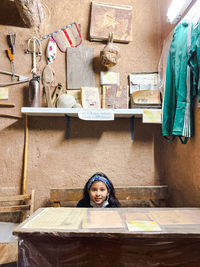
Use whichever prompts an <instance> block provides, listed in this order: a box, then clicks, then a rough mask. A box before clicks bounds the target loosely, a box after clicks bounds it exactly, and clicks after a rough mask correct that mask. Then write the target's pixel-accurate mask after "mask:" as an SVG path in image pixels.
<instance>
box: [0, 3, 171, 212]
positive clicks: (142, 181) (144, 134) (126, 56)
mask: <svg viewBox="0 0 200 267" xmlns="http://www.w3.org/2000/svg"><path fill="white" fill-rule="evenodd" d="M159 1H160V0H151V1H149V0H124V1H123V4H126V5H132V7H133V20H132V22H133V25H132V26H133V33H132V36H133V41H132V42H130V43H129V44H117V45H118V47H119V48H120V53H121V61H120V63H119V64H118V65H117V66H115V67H113V68H112V69H111V70H112V71H116V72H117V71H118V72H120V82H121V85H127V84H128V74H129V73H133V72H155V71H157V68H158V67H157V66H158V62H159V58H160V53H161V37H162V34H161V19H160V6H159ZM41 2H42V4H43V6H44V12H45V21H44V23H43V24H42V25H41V27H40V29H39V30H38V29H33V28H31V29H30V28H26V27H25V25H24V24H23V21H21V19H20V17H19V15H18V13H17V10H16V7H15V6H14V2H13V1H1V7H2V8H1V12H0V13H2V14H1V15H2V16H1V20H0V23H1V25H0V37H1V42H0V53H1V61H0V69H3V70H10V68H11V67H10V62H9V60H8V59H7V57H6V55H5V49H7V48H8V47H7V42H6V34H8V33H10V32H16V33H17V43H16V56H15V59H16V60H15V69H16V73H20V74H23V75H25V76H29V77H31V74H30V71H31V64H32V61H31V55H25V54H24V51H25V50H26V44H27V40H28V39H29V38H30V37H32V36H37V37H42V36H44V35H46V34H49V33H51V32H54V31H55V30H57V29H59V28H61V27H64V26H65V25H67V24H70V23H72V22H74V21H76V22H77V23H80V24H81V32H82V37H83V43H84V46H85V47H93V48H94V49H95V58H96V59H98V57H99V52H100V50H101V49H102V48H103V47H104V45H105V44H103V43H101V42H90V41H89V39H88V31H89V21H90V20H89V18H90V3H91V1H89V0H73V1H66V0H65V1H55V0H42V1H41ZM101 2H107V1H105V0H102V1H101ZM112 3H117V4H121V1H119V0H112ZM9 5H10V8H9ZM10 10H13V12H14V13H12V14H15V16H11V14H10V13H9V12H10ZM5 14H7V15H5ZM46 45H47V40H44V41H42V47H43V55H45V49H46ZM45 64H46V61H45V56H43V58H42V61H41V62H39V63H38V69H39V73H40V75H41V72H42V70H43V68H44V67H45ZM52 68H53V69H54V71H55V80H56V82H61V83H62V84H63V86H65V84H66V74H65V72H66V71H65V69H66V66H65V54H63V53H61V52H60V51H58V54H57V58H56V61H55V63H53V65H52ZM101 70H102V68H101V66H100V65H99V63H98V60H96V61H94V71H95V82H96V86H99V74H100V71H101ZM2 79H4V81H5V80H6V79H9V78H6V77H1V80H2ZM27 91H28V87H27V85H19V86H11V87H9V101H8V102H13V103H15V108H12V109H8V108H7V109H6V108H1V111H0V113H3V114H12V115H15V116H19V117H21V118H20V119H14V118H5V117H2V116H1V117H0V162H1V172H0V195H10V194H15V193H19V192H20V188H21V179H22V171H23V148H24V116H23V114H21V112H20V108H21V107H22V106H27ZM42 103H43V105H45V103H44V101H42ZM65 128H66V125H65V118H57V117H29V141H28V162H27V187H26V191H27V193H28V192H30V191H31V189H35V191H36V203H35V208H38V207H40V206H46V205H49V204H50V203H49V190H50V188H57V187H73V186H80V187H83V186H84V184H85V182H86V180H87V179H88V178H89V177H90V176H91V175H92V174H93V173H94V172H96V171H102V172H105V173H106V174H107V175H108V177H109V178H110V179H111V180H112V181H113V183H114V185H115V186H120V185H154V184H163V183H164V182H165V180H163V177H162V175H163V174H165V172H164V171H162V168H161V167H160V166H159V168H158V162H155V155H156V157H157V153H158V152H157V151H155V148H154V140H155V137H156V138H157V136H158V135H159V134H158V133H160V128H161V126H160V125H151V124H142V122H141V119H135V125H134V141H132V140H131V135H130V122H129V119H115V121H114V122H85V121H81V120H79V119H77V118H73V119H71V127H70V139H68V140H67V139H66V138H65ZM157 146H158V147H157ZM165 146H167V145H166V144H165ZM161 147H162V146H161V145H160V144H158V143H157V142H156V149H158V150H159V149H161ZM160 155H161V156H162V157H164V156H163V154H162V153H160V154H159V156H160ZM156 160H157V161H158V160H159V159H157V158H156ZM165 166H166V168H167V165H165ZM166 182H167V180H166Z"/></svg>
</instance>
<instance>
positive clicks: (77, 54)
mask: <svg viewBox="0 0 200 267" xmlns="http://www.w3.org/2000/svg"><path fill="white" fill-rule="evenodd" d="M93 58H94V48H88V47H87V48H84V47H82V46H79V47H74V48H72V47H69V48H67V54H66V61H67V89H80V88H81V87H82V86H88V87H94V86H95V80H94V71H93Z"/></svg>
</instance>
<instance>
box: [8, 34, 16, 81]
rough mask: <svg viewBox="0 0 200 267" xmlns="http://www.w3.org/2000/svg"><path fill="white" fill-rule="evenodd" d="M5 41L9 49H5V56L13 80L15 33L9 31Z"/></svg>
mask: <svg viewBox="0 0 200 267" xmlns="http://www.w3.org/2000/svg"><path fill="white" fill-rule="evenodd" d="M7 41H8V45H9V49H8V50H6V52H7V56H8V58H9V60H10V62H11V66H12V80H13V81H14V80H15V65H14V54H15V44H16V33H9V34H8V35H7Z"/></svg>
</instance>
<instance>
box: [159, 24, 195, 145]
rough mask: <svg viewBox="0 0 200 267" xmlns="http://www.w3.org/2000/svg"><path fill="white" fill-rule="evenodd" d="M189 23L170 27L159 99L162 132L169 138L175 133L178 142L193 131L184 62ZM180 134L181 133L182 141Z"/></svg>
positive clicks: (188, 78) (189, 79) (189, 82)
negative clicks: (170, 41) (172, 30)
mask: <svg viewBox="0 0 200 267" xmlns="http://www.w3.org/2000/svg"><path fill="white" fill-rule="evenodd" d="M192 34H193V30H192V24H189V23H187V22H183V23H180V24H179V25H178V26H177V27H176V28H175V30H174V35H173V39H172V43H171V46H170V49H169V55H168V62H167V70H166V84H165V94H164V101H163V120H162V134H163V136H164V137H165V138H167V139H168V140H170V137H172V136H175V137H176V136H178V137H179V139H180V140H181V143H182V144H186V143H187V139H188V137H192V136H193V134H194V131H193V96H194V95H195V93H194V92H193V90H194V86H193V72H192V71H191V70H190V67H189V65H188V63H189V55H190V47H192V46H191V39H192ZM182 137H185V140H184V141H183V139H182ZM173 139H174V138H173Z"/></svg>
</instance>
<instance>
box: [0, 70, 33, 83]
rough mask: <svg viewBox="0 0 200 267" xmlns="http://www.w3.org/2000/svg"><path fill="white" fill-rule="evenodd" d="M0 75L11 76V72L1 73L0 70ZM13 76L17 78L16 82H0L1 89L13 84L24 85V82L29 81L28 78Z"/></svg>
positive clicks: (18, 75)
mask: <svg viewBox="0 0 200 267" xmlns="http://www.w3.org/2000/svg"><path fill="white" fill-rule="evenodd" d="M0 73H1V74H5V75H13V73H12V72H9V71H3V70H0ZM14 76H15V77H17V78H18V81H13V82H2V83H0V87H2V86H9V85H15V84H18V83H25V82H28V81H29V80H30V78H28V77H25V76H23V75H20V74H14Z"/></svg>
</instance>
